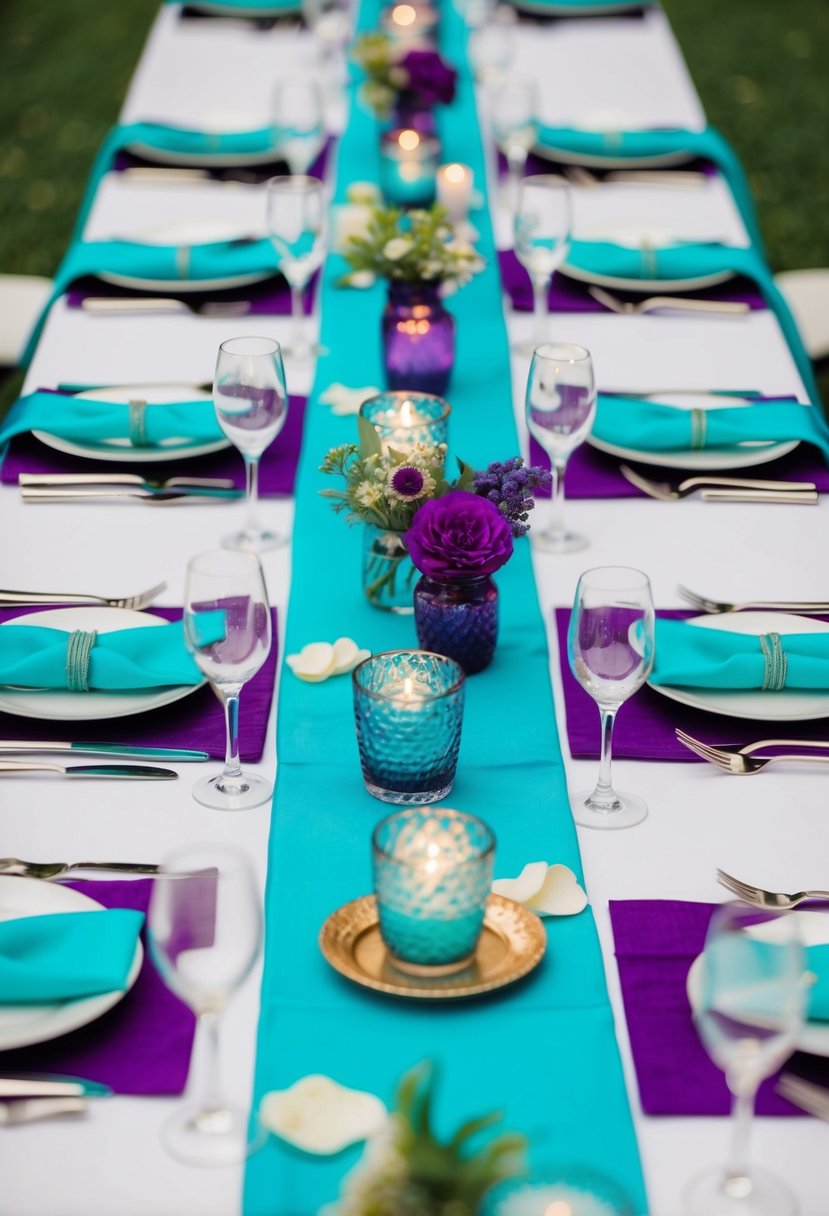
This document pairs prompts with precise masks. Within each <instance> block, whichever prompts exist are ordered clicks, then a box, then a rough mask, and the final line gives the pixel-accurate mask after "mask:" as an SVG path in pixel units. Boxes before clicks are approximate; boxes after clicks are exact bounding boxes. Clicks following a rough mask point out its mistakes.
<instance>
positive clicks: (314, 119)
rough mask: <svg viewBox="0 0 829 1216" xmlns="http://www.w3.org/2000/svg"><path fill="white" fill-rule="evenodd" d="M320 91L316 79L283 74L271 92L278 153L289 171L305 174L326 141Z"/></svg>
mask: <svg viewBox="0 0 829 1216" xmlns="http://www.w3.org/2000/svg"><path fill="white" fill-rule="evenodd" d="M322 113H323V112H322V93H321V91H320V86H319V84H318V82H317V81H316V80H312V79H309V78H308V77H307V76H284V77H283V78H282V79H281V80H279V81H278V82H277V84H276V86H275V87H274V91H273V118H274V126H275V127H276V137H277V143H278V146H279V152H280V155H282V156H283V157H284V158H285V160H286V161H287V162H288V168H289V169H290V170H291V173H297V174H299V173H307V172H308V169H309V168H310V166H311V164H312V163H313V161H314V158H315V157H316V156H317V155H318V153H319V151H320V149H321V148H322V146H323V144H324V142H325V135H324V133H323V117H322Z"/></svg>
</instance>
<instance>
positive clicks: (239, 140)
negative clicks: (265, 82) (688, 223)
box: [108, 122, 279, 159]
mask: <svg viewBox="0 0 829 1216" xmlns="http://www.w3.org/2000/svg"><path fill="white" fill-rule="evenodd" d="M108 143H109V144H110V147H109V148H108V150H109V151H110V153H111V152H112V147H111V144H116V145H117V150H119V151H120V150H121V149H122V148H132V147H138V146H143V147H145V148H153V149H156V150H157V151H159V152H180V153H182V154H184V155H197V156H215V157H216V158H217V159H221V157H222V156H225V155H227V156H257V155H261V156H262V157H263V158H264V157H267V156H271V157H273V158H276V157H277V156H278V155H279V147H278V131H277V130H276V128H275V127H273V126H272V125H271V126H267V127H256V128H254V129H253V130H252V131H221V132H219V131H196V130H193V129H192V128H188V127H173V126H169V125H168V124H167V123H160V122H133V123H127V124H126V125H124V126H120V127H116V128H115V129H114V130H113V131H111V132H110V134H109V136H108Z"/></svg>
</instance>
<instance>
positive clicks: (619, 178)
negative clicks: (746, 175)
mask: <svg viewBox="0 0 829 1216" xmlns="http://www.w3.org/2000/svg"><path fill="white" fill-rule="evenodd" d="M563 172H564V176H565V177H566V178H567V180H568V181H569V182H572V183H573V185H574V186H588V187H590V186H604V185H608V186H612V185H614V184H626V185H631V186H636V185H641V186H671V187H672V188H673V189H677V188H680V189H681V188H684V187H688V186H690V187H692V188H694V187H696V188H702V187H703V186H706V185H707V184H708V178H707V177H706V176H705V174H704V173H700V172H699V171H698V170H696V169H614V170H612V171H611V172H610V173H605V175H604V176H603V177H599V176H598V174H596V173H591V171H590V170H589V169H586V168H585V167H584V165H567V166H566V168H565V169H564V170H563Z"/></svg>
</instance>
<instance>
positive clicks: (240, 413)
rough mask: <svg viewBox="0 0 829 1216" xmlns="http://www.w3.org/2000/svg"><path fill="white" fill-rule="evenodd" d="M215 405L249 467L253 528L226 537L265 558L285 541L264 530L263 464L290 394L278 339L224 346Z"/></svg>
mask: <svg viewBox="0 0 829 1216" xmlns="http://www.w3.org/2000/svg"><path fill="white" fill-rule="evenodd" d="M213 405H214V407H215V410H216V417H217V419H218V421H219V426H220V427H221V428H222V430H223V431H224V433H225V435H227V437H228V439H229V440H230V442H231V443H232V444H233V446H234V447H235V448H236V449H237V450H238V451H239V452H240V453H241V456H242V459H243V460H244V462H245V486H246V492H245V501H246V504H247V523H246V525H245V527H244V528H243V529H242V531H241V532H236V533H234V534H233V535H231V536H227V537H224V538H223V540H222V544H223V545H226V546H227V547H228V548H230V549H248V550H250V551H251V552H253V553H264V552H265V551H266V550H267V549H273V548H275V547H276V546H277V545H281V544H283V543H284V537H282V536H279V535H278V534H277V533H275V532H269V531H267V530H265V529H263V528H262V527H261V525H260V524H259V519H258V510H259V461H260V459H261V457H262V453H263V452H264V451H265V449H266V448H268V447H270V445H271V444H272V443H273V441H274V439H276V437H277V435H278V434H279V432H280V431H281V430H282V428H283V426H284V425H285V419H286V417H287V415H288V390H287V389H286V387H285V368H284V366H283V364H282V349H281V347H280V345H279V343H278V342H275V341H274V340H273V339H272V338H231V339H229V340H228V341H227V342H222V344H221V346H220V347H219V355H218V358H217V360H216V373H215V376H214V378H213Z"/></svg>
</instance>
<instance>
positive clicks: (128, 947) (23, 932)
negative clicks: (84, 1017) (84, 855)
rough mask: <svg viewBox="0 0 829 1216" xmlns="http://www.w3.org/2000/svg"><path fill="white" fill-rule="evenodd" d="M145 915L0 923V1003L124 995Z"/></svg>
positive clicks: (127, 912) (125, 912) (122, 911)
mask: <svg viewBox="0 0 829 1216" xmlns="http://www.w3.org/2000/svg"><path fill="white" fill-rule="evenodd" d="M143 923H144V913H143V912H134V911H132V910H131V909H128V908H113V909H110V910H108V911H100V912H97V911H95V912H56V913H53V914H51V915H49V916H23V917H20V918H19V919H18V920H6V921H3V922H2V923H1V924H0V1004H2V1005H23V1004H30V1003H31V1004H37V1003H40V1002H46V1001H50V1002H51V1001H68V1000H75V999H77V998H79V997H85V996H95V995H96V994H97V993H102V992H113V991H116V990H120V991H123V990H124V989H125V988H126V986H127V976H128V975H129V971H130V967H131V966H132V961H133V958H134V956H135V945H136V942H137V940H138V934H139V932H140V930H141V926H142V924H143Z"/></svg>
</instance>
